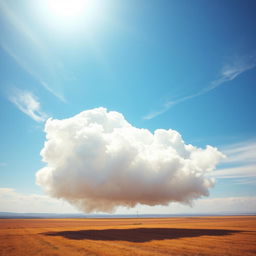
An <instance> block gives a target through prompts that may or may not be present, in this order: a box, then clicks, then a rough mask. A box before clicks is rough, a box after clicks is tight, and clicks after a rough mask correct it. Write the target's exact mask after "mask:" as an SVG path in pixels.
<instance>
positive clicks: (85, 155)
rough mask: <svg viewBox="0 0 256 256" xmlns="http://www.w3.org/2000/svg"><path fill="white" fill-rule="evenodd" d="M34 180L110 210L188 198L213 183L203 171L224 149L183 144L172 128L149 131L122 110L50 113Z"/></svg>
mask: <svg viewBox="0 0 256 256" xmlns="http://www.w3.org/2000/svg"><path fill="white" fill-rule="evenodd" d="M45 132H46V142H45V144H44V148H43V149H42V151H41V156H42V158H43V161H44V162H45V163H46V166H45V167H44V168H42V169H41V170H39V171H38V172H37V174H36V181H37V184H38V185H40V186H42V187H43V188H44V189H45V191H46V192H47V193H48V194H49V195H51V196H52V197H56V198H62V199H65V200H67V201H68V202H69V203H71V204H73V205H75V206H76V207H78V208H79V209H81V210H83V211H85V212H93V211H103V212H112V211H113V210H115V208H116V207H118V206H127V207H134V206H135V205H136V204H138V203H140V204H146V205H152V206H153V205H167V204H168V203H170V202H181V203H188V204H190V203H191V202H192V201H193V200H194V199H196V198H199V197H201V196H207V195H208V194H209V188H210V187H212V186H213V185H214V180H213V179H212V178H209V177H206V176H205V174H206V173H207V172H210V171H212V170H214V169H215V166H216V164H217V163H218V162H219V161H220V160H221V159H222V158H223V154H222V153H221V152H219V151H218V150H217V149H216V148H214V147H211V146H207V147H206V148H205V149H201V148H196V147H194V146H192V145H186V144H185V143H184V141H183V140H182V137H181V135H180V134H179V133H178V132H177V131H174V130H163V129H158V130H156V131H155V132H154V133H151V132H150V131H149V130H147V129H139V128H136V127H134V126H132V125H131V124H129V123H128V122H127V121H126V120H125V118H124V117H123V115H122V114H120V113H118V112H114V111H110V112H108V111H107V110H106V109H105V108H96V109H92V110H87V111H84V112H81V113H80V114H78V115H75V116H74V117H71V118H68V119H63V120H56V119H49V120H48V121H47V122H46V124H45Z"/></svg>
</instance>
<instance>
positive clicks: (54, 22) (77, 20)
mask: <svg viewBox="0 0 256 256" xmlns="http://www.w3.org/2000/svg"><path fill="white" fill-rule="evenodd" d="M39 2H40V6H38V7H39V9H40V13H41V15H43V17H44V20H45V21H46V22H47V24H49V25H47V26H48V27H51V28H57V29H58V30H60V31H65V32H68V31H76V30H77V29H78V30H79V29H83V28H85V29H86V31H89V30H91V29H95V28H96V27H97V26H99V25H100V24H102V23H103V22H102V20H103V19H104V18H105V17H106V16H105V14H106V12H105V11H106V8H105V7H106V6H104V5H103V2H104V1H102V0H40V1H39ZM83 30H84V29H83Z"/></svg>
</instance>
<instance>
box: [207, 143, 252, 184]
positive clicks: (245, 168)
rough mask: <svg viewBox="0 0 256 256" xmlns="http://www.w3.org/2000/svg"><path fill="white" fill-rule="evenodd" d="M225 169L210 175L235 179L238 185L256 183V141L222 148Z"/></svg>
mask: <svg viewBox="0 0 256 256" xmlns="http://www.w3.org/2000/svg"><path fill="white" fill-rule="evenodd" d="M222 152H223V153H224V154H225V155H226V158H225V159H224V160H223V165H224V167H223V168H221V169H218V170H216V171H215V172H212V173H210V176H212V177H214V178H218V179H235V182H236V183H243V184H244V183H256V141H255V140H253V141H245V142H240V143H234V144H231V145H228V146H226V147H223V148H222Z"/></svg>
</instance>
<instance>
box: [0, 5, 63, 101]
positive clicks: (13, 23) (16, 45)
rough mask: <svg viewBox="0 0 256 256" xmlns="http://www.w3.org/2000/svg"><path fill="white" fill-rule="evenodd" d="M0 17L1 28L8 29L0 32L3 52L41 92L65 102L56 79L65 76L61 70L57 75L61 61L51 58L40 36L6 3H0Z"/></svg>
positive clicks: (52, 56) (0, 44) (0, 43)
mask: <svg viewBox="0 0 256 256" xmlns="http://www.w3.org/2000/svg"><path fill="white" fill-rule="evenodd" d="M0 15H1V22H2V24H3V27H5V28H7V29H8V33H5V32H4V30H2V31H1V32H0V47H1V48H2V50H4V51H5V52H6V53H7V54H8V55H9V56H10V57H11V58H12V59H13V60H14V61H15V62H16V64H17V65H19V66H20V67H21V68H22V69H23V70H24V71H26V72H27V73H28V74H29V75H30V76H32V77H33V78H34V79H36V80H37V82H38V84H40V85H41V86H42V87H43V88H44V89H46V90H47V91H48V92H50V93H51V94H52V95H53V96H55V97H56V98H58V99H59V100H61V101H62V102H65V101H66V100H65V98H64V96H63V94H62V93H61V88H60V82H59V79H60V78H61V76H62V74H65V73H66V72H64V71H63V70H61V71H62V72H58V73H57V71H58V70H60V66H61V65H60V61H59V60H56V59H55V58H54V55H53V54H52V53H51V52H50V51H49V49H48V48H47V47H46V44H45V43H43V42H42V39H41V38H40V37H39V35H38V34H37V33H35V31H34V30H33V29H31V27H30V26H29V24H28V22H26V21H25V19H24V18H23V19H22V18H21V17H20V16H19V15H18V11H16V10H15V8H14V7H13V6H11V4H10V3H8V2H7V1H0ZM17 38H18V40H17Z"/></svg>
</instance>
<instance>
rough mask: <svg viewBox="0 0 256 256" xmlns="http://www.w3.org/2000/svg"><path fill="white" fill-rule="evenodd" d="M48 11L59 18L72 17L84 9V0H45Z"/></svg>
mask: <svg viewBox="0 0 256 256" xmlns="http://www.w3.org/2000/svg"><path fill="white" fill-rule="evenodd" d="M47 2H48V3H47V5H48V8H49V11H50V12H52V13H53V14H54V15H56V16H57V17H59V18H63V19H66V18H74V17H77V16H79V15H82V14H83V13H84V12H85V11H86V3H87V2H88V5H89V1H86V0H50V1H47Z"/></svg>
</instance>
